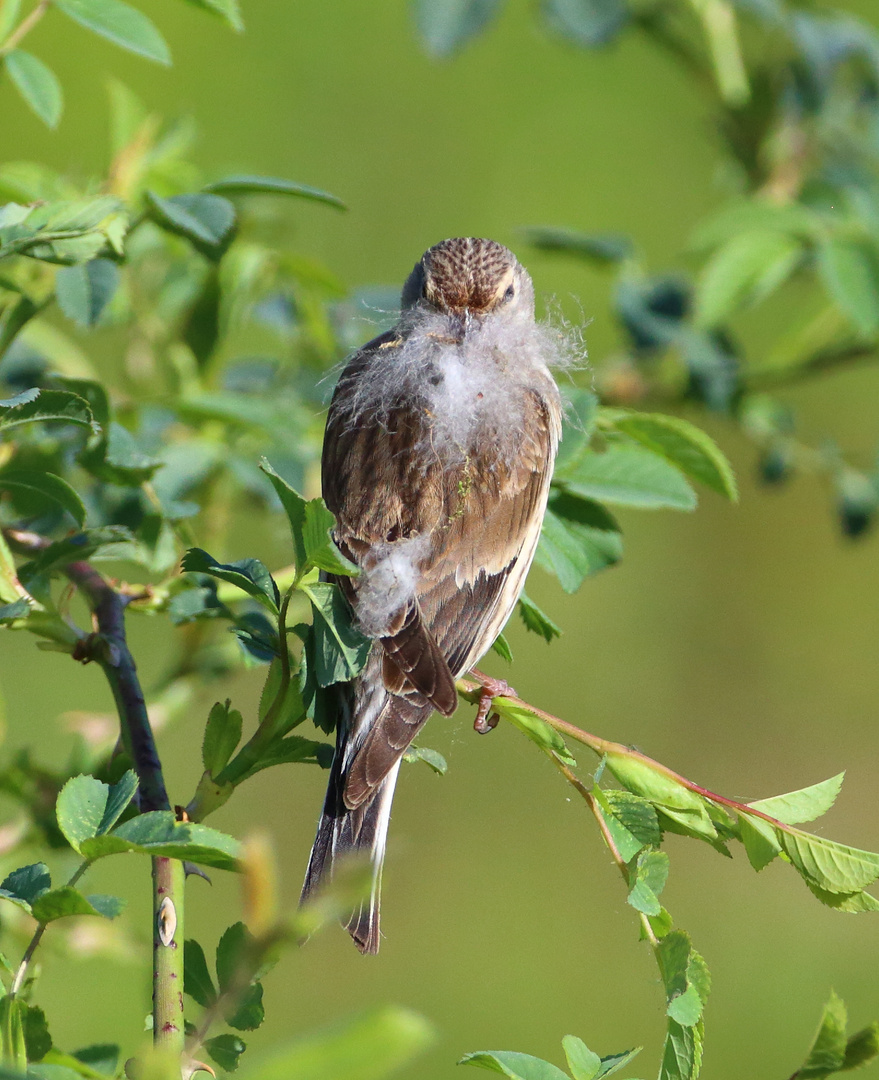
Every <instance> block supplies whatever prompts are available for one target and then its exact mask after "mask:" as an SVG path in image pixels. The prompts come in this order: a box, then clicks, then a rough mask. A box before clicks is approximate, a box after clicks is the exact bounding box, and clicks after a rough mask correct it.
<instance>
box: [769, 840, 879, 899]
mask: <svg viewBox="0 0 879 1080" xmlns="http://www.w3.org/2000/svg"><path fill="white" fill-rule="evenodd" d="M778 839H779V841H780V843H781V846H782V848H784V852H785V854H786V855H787V856H788V858H789V859H790V861H791V862H792V863H793V864H794V866H795V867H796V868H797V870H799V872H800V874H802V876H803V877H804V878H805V879H806V880H807V881H808V882H812V883H814V884H815V885H817V886H818V888H819V889H826V890H827V891H828V892H835V893H852V892H857V891H859V890H860V889H863V888H864V887H865V886H867V885H869V884H870V883H871V882H872V881H875V880H876V878H877V877H879V855H877V854H875V853H874V852H872V851H860V850H859V849H858V848H852V847H846V846H845V845H844V844H836V843H834V842H833V841H832V840H825V839H824V838H823V837H821V836H813V835H812V834H811V833H806V832H802V831H801V830H799V829H791V830H790V831H782V830H781V829H779V831H778Z"/></svg>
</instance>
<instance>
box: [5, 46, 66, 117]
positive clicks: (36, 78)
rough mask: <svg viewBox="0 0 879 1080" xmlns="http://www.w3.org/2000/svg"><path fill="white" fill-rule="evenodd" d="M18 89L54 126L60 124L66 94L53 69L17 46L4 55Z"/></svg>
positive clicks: (29, 103)
mask: <svg viewBox="0 0 879 1080" xmlns="http://www.w3.org/2000/svg"><path fill="white" fill-rule="evenodd" d="M4 63H5V65H6V70H7V71H8V72H9V78H10V79H11V80H12V82H13V85H14V86H15V89H16V90H17V91H18V92H19V93H20V94H21V96H22V97H23V98H24V100H25V101H26V102H27V104H28V105H29V106H30V108H31V109H33V111H34V112H35V113H36V115H37V116H38V117H39V118H40V119H41V120H42V121H43V123H44V124H45V125H46V126H47V127H50V128H55V127H57V126H58V121H59V120H60V119H61V113H62V111H63V109H64V93H63V91H62V89H61V84H60V83H59V82H58V79H57V77H56V75H55V73H54V72H53V71H52V69H51V68H49V67H47V66H46V65H45V64H44V63H43V61H42V60H40V59H38V58H37V57H36V56H33V55H32V54H31V53H29V52H25V51H24V49H13V50H12V52H10V53H7V54H6V56H5V57H4Z"/></svg>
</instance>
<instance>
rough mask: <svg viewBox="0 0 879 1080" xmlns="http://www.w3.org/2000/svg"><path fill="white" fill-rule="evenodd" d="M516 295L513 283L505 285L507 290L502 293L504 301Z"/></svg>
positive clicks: (508, 300) (506, 302)
mask: <svg viewBox="0 0 879 1080" xmlns="http://www.w3.org/2000/svg"><path fill="white" fill-rule="evenodd" d="M515 295H516V289H515V287H514V286H513V285H508V286H507V291H506V292H505V293H504V303H505V304H508V303H509V302H510V301H511V300H512V299H513V297H514V296H515Z"/></svg>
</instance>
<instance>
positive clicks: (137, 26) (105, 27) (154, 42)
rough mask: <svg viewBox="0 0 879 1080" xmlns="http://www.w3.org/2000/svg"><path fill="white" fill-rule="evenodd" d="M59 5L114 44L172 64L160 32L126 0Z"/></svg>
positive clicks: (59, 0) (62, 1)
mask: <svg viewBox="0 0 879 1080" xmlns="http://www.w3.org/2000/svg"><path fill="white" fill-rule="evenodd" d="M55 6H56V7H58V8H60V9H61V11H63V12H64V14H65V15H68V16H70V18H71V19H73V20H74V21H75V22H78V23H79V24H80V26H84V27H85V28H86V30H92V31H94V33H96V34H100V35H101V37H104V38H106V39H107V40H108V41H112V42H113V44H114V45H119V46H120V47H121V48H123V49H128V51H129V52H133V53H136V54H137V55H138V56H143V57H145V58H146V59H147V60H155V61H156V63H158V64H170V63H171V53H170V52H169V51H168V46H167V44H166V43H165V39H164V38H163V37H162V35H161V34H160V33H159V31H158V30H157V29H156V28H155V26H154V25H153V24H152V22H151V21H150V20H149V19H148V18H147V17H146V15H144V14H143V12H141V11H138V9H137V8H133V7H131V6H130V5H129V4H126V3H123V0H55Z"/></svg>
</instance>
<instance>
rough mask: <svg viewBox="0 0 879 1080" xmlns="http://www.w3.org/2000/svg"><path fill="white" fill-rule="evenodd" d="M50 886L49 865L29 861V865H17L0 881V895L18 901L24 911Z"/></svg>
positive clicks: (28, 909)
mask: <svg viewBox="0 0 879 1080" xmlns="http://www.w3.org/2000/svg"><path fill="white" fill-rule="evenodd" d="M51 887H52V878H51V875H50V874H49V867H48V866H46V864H45V863H42V862H39V863H31V864H30V865H29V866H22V867H19V869H18V870H13V871H12V873H11V874H7V876H6V877H5V878H4V879H3V881H2V883H0V897H3V898H4V899H6V900H11V901H12V902H13V903H16V902H18V906H19V907H23V908H24V910H25V911H28V912H29V911H30V910H31V905H32V904H33V902H34V901H35V900H37V899H38V898H39V897H40V896H42V895H43V894H44V893H47V892H48V891H49V889H51Z"/></svg>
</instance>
